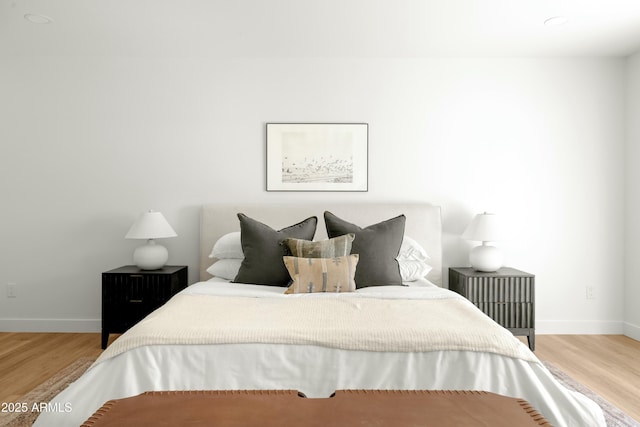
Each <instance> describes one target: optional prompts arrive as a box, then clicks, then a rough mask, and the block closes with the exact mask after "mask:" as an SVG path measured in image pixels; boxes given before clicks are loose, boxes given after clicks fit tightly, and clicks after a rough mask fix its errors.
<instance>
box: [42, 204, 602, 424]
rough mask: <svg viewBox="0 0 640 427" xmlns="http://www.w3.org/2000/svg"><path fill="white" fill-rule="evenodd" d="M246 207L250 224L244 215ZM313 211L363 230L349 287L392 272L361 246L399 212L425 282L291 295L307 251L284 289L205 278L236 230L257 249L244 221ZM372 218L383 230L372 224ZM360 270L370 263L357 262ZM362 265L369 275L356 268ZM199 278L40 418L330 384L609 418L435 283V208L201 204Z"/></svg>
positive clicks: (322, 237)
mask: <svg viewBox="0 0 640 427" xmlns="http://www.w3.org/2000/svg"><path fill="white" fill-rule="evenodd" d="M325 211H329V212H330V213H331V215H333V216H328V217H327V216H326V214H324V212H325ZM240 212H241V213H243V214H245V216H246V218H248V219H249V220H251V221H255V222H257V225H255V223H253V222H247V221H248V220H247V219H243V218H241V217H240V218H239V216H238V215H237V214H238V213H240ZM314 216H315V217H317V225H315V224H314V231H316V230H317V232H315V233H314V234H315V235H314V236H313V240H315V241H319V242H325V241H327V239H328V238H329V237H331V238H335V234H336V230H337V231H340V227H342V226H344V227H347V231H348V227H350V226H351V225H354V226H359V227H361V228H358V227H356V228H355V229H354V230H355V232H354V234H355V240H352V241H350V242H349V243H350V244H353V248H356V246H355V242H356V241H359V242H360V244H361V245H362V244H364V243H365V242H366V247H363V246H360V247H359V252H358V253H359V254H360V255H359V259H356V260H355V262H356V265H355V267H354V268H351V267H348V268H347V267H345V271H348V273H345V274H350V275H351V276H349V277H350V279H349V278H348V279H347V282H348V283H347V285H348V286H351V285H352V283H351V279H353V282H354V283H356V285H357V284H362V283H364V280H372V282H371V283H373V282H375V281H376V278H377V277H378V274H380V277H383V276H384V275H385V274H387V271H388V270H389V269H387V271H382V272H380V273H378V272H377V271H378V270H377V269H378V264H383V263H384V262H382V261H380V260H378V259H375V260H374V263H373V264H374V265H372V264H371V263H370V261H371V260H370V259H365V258H367V257H366V256H364V255H366V254H367V253H369V252H367V251H370V250H371V248H374V253H375V254H377V253H378V252H380V251H383V250H384V248H382V249H381V247H380V246H378V247H376V246H375V245H376V244H378V243H375V242H378V241H377V240H375V239H378V236H379V235H380V234H384V233H389V234H388V236H392V237H393V238H390V240H383V242H385V245H386V246H392V245H396V244H397V238H396V237H394V236H397V234H398V231H397V230H398V228H397V227H396V225H397V224H398V222H397V221H399V220H396V218H401V219H402V237H401V238H400V240H401V241H402V244H403V246H402V248H401V249H400V254H398V257H397V259H398V260H399V259H400V257H401V255H402V254H405V255H406V254H409V255H411V256H408V258H407V259H411V260H413V257H412V255H413V254H415V253H416V252H413V249H411V250H407V249H404V244H405V242H412V248H414V249H415V248H419V249H420V251H419V253H420V254H421V256H422V255H426V256H427V257H428V259H427V263H428V264H429V268H428V269H427V270H419V271H420V274H422V273H425V274H424V277H409V276H410V275H411V272H409V273H407V275H406V274H405V271H404V270H402V269H403V265H400V267H399V268H400V270H401V271H400V273H401V281H402V283H396V282H395V279H394V281H392V280H391V279H388V278H386V276H385V278H384V279H382V281H378V283H376V284H375V286H374V285H371V286H354V287H355V289H351V288H349V289H348V290H349V292H320V293H315V292H314V293H313V294H311V295H310V294H309V293H306V292H307V284H306V283H307V282H306V281H305V282H304V283H303V285H302V286H298V287H296V288H295V289H294V290H291V292H293V294H285V290H286V289H290V288H293V287H294V285H295V284H296V280H297V279H296V277H298V278H299V276H297V275H294V274H293V271H294V270H292V269H289V267H291V268H293V267H292V266H293V265H296V268H299V266H298V264H297V263H298V261H297V259H305V260H306V261H305V262H307V261H308V264H309V265H312V261H309V258H311V257H309V258H304V257H293V258H291V259H289V260H288V261H290V262H289V263H288V264H286V267H287V269H289V270H288V272H289V273H290V276H291V277H294V284H293V285H291V286H289V288H288V287H287V286H286V285H285V286H284V287H280V286H268V285H265V284H253V283H234V282H233V281H230V280H229V279H228V278H221V277H212V276H211V274H210V272H211V271H212V269H211V266H212V265H214V264H217V263H219V262H221V261H222V259H217V258H211V255H212V248H213V247H214V246H215V245H216V244H217V243H218V242H221V241H222V240H224V239H225V238H226V237H228V236H230V235H231V234H233V233H236V236H237V234H238V233H237V232H238V231H239V230H240V228H242V234H241V239H242V240H241V245H242V249H243V250H246V252H245V254H246V255H247V257H246V258H251V256H253V255H251V252H250V250H256V248H258V249H259V248H260V246H259V245H258V246H255V247H254V246H251V245H249V244H248V242H246V241H245V240H246V239H248V238H249V237H248V236H249V235H250V232H249V230H253V229H251V228H250V227H249V225H247V224H250V225H251V227H254V226H255V227H257V228H258V229H261V228H260V227H262V226H263V225H264V226H265V227H268V228H271V229H273V230H285V229H286V230H289V228H288V227H290V226H292V225H293V224H295V227H293V228H295V229H296V230H297V229H298V228H301V227H306V228H308V226H309V223H307V222H304V221H303V220H305V219H308V218H312V217H314ZM325 218H328V219H326V221H327V224H325ZM392 219H393V221H391V220H392ZM243 221H245V222H243ZM341 221H342V222H341ZM299 224H302V225H299ZM345 224H346V225H345ZM380 224H382V225H381V228H375V227H371V228H370V227H369V226H370V225H371V226H373V225H376V226H378V225H380ZM327 225H329V227H328V228H330V229H331V233H330V234H331V235H327ZM394 227H395V228H394ZM392 229H393V230H394V231H393V232H391V231H388V230H392ZM269 232H270V231H269ZM296 232H297V231H296ZM305 232H307V231H305ZM365 232H366V233H369V232H370V233H369V234H365ZM372 236H373V237H372ZM234 238H235V237H234ZM370 238H371V239H374V240H371V241H368V240H367V239H370ZM393 239H396V240H393ZM298 240H304V239H298ZM298 240H296V244H300V242H299V241H298ZM308 240H310V239H308ZM371 242H374V243H371ZM235 244H236V246H237V242H236V243H235ZM350 249H351V248H350ZM397 253H398V251H397V249H396V254H397ZM353 256H354V255H353V254H352V255H348V256H347V258H348V260H351V261H353V260H354V259H353ZM266 257H267V255H265V258H266ZM334 258H335V259H337V258H338V257H337V256H336V257H334ZM334 258H332V259H334ZM347 258H344V259H347ZM223 259H226V258H223ZM292 259H293V261H292ZM322 259H324V258H322ZM327 259H328V258H327ZM340 259H342V258H340ZM285 261H287V260H285ZM351 261H349V262H351ZM244 262H245V261H244V260H243V261H241V265H242V263H244ZM367 262H369V264H367ZM385 262H386V261H385ZM390 262H391V263H392V262H393V261H390ZM316 264H318V263H316V260H313V265H316ZM330 264H331V265H333V264H332V263H330ZM335 264H336V265H337V264H338V263H335ZM347 264H349V263H347ZM399 264H402V263H400V262H399ZM217 265H218V266H220V265H223V264H217ZM305 265H306V264H305ZM323 265H324V264H323ZM341 265H345V264H344V263H342V264H341ZM349 265H350V266H351V264H349ZM361 266H368V268H367V269H366V271H365V269H360V270H358V268H359V267H361ZM244 267H246V265H245V266H244ZM244 267H241V268H243V269H244ZM322 268H324V269H325V270H323V273H322V274H323V276H322V277H328V275H330V273H327V271H328V270H326V268H327V267H326V265H324V266H323V267H322ZM207 270H209V271H207ZM391 270H394V269H393V268H392V269H391ZM397 270H398V267H396V268H395V271H391V273H390V274H392V275H395V274H396V273H397ZM242 271H243V272H244V270H242ZM295 271H296V272H298V270H295ZM369 271H372V272H373V271H376V273H375V274H374V275H369V276H368V277H367V276H362V274H368V272H369ZM407 271H408V270H407ZM358 273H361V275H360V276H358V275H357V274H358ZM234 274H235V272H234ZM331 274H332V273H331ZM341 274H342V273H341ZM222 275H223V276H224V274H222ZM240 276H241V275H240V273H238V276H236V278H237V277H240ZM242 277H247V276H242ZM363 277H366V279H362V278H363ZM199 278H200V281H199V282H198V283H195V284H193V285H191V286H189V287H188V288H187V289H185V290H184V291H182V292H181V293H179V294H178V295H176V296H174V297H173V298H172V299H171V300H170V301H169V302H168V303H167V304H165V305H164V306H163V307H161V308H160V309H158V310H156V311H155V312H154V313H152V314H151V315H149V316H148V317H147V318H145V319H144V320H142V321H141V322H140V323H139V324H138V325H136V326H134V327H133V328H132V329H130V330H129V331H127V332H126V333H125V334H123V335H122V336H121V337H119V338H118V339H117V340H116V341H115V342H114V343H112V344H111V345H110V346H109V347H108V348H107V350H106V351H105V352H104V353H103V354H102V355H101V357H100V358H99V359H98V360H97V361H96V363H95V364H94V365H93V366H92V367H91V368H90V369H89V370H88V371H87V372H86V373H85V374H84V375H83V376H82V377H81V378H80V379H78V380H77V381H76V382H75V383H73V384H71V385H70V386H69V387H68V388H67V389H66V390H64V391H63V392H62V393H60V394H59V395H58V396H57V397H56V398H55V399H54V401H53V403H59V404H60V405H59V406H58V407H62V408H68V407H71V408H72V410H71V411H69V412H64V411H62V412H47V413H43V414H41V415H40V417H39V418H38V419H37V421H36V424H35V425H36V426H54V425H55V426H67V425H68V426H77V425H80V424H82V423H83V421H85V420H86V419H87V418H89V417H90V416H91V415H92V414H93V413H94V412H95V411H96V410H97V409H98V408H100V407H101V406H102V405H103V403H105V402H106V401H108V400H111V399H119V398H124V397H129V396H135V395H138V394H141V393H143V392H146V391H162V390H298V391H300V392H302V393H304V394H305V395H306V396H307V397H310V398H321V397H328V396H330V395H331V394H332V393H333V392H335V391H336V390H355V389H368V390H478V391H488V392H493V393H497V394H501V395H505V396H509V397H515V398H519V399H525V400H527V401H528V402H529V403H530V404H531V405H532V406H533V407H534V408H536V409H537V410H538V411H539V412H540V413H542V415H543V416H544V417H546V418H547V419H548V420H549V421H550V422H551V423H552V424H553V425H556V426H583V425H589V426H605V421H604V417H603V414H602V411H601V409H600V408H599V407H598V406H597V405H596V404H595V403H594V402H592V401H591V400H589V399H587V398H586V397H585V396H583V395H581V394H579V393H576V392H573V391H569V390H567V389H566V388H564V387H563V386H562V385H560V384H559V383H558V382H557V381H556V380H555V379H554V378H553V377H552V375H551V374H550V373H549V372H548V370H547V369H546V368H545V367H544V365H543V364H542V363H541V362H540V361H539V360H538V359H537V358H536V357H535V355H534V354H533V353H532V352H531V351H530V350H529V349H528V347H527V346H526V345H524V344H523V343H521V342H520V341H519V340H518V339H516V338H514V337H513V336H512V335H511V334H510V333H509V332H508V331H507V330H505V329H503V328H501V327H500V326H499V325H497V324H495V323H494V322H493V321H492V320H490V319H489V318H488V317H487V316H485V315H484V314H482V313H481V312H480V311H479V310H478V309H477V308H475V306H473V304H471V303H469V302H468V301H467V300H465V299H464V298H462V297H460V296H459V295H457V294H455V293H453V292H451V291H449V290H447V289H443V288H442V251H441V218H440V208H439V207H437V206H432V205H427V204H394V205H388V204H375V205H374V204H369V205H367V204H351V205H349V204H338V205H329V204H326V205H267V206H264V205H206V206H203V207H202V212H201V224H200V271H199ZM393 278H395V276H393ZM305 280H306V279H305ZM323 280H324V279H323ZM387 281H388V282H389V283H393V284H392V285H387ZM298 282H302V280H298ZM329 282H331V281H330V280H329ZM314 283H315V282H314ZM343 284H344V283H343V282H340V283H339V284H338V290H342V288H340V286H343ZM287 285H288V284H287ZM347 285H344V286H347ZM314 286H315V284H314V285H313V286H311V285H309V286H308V291H312V290H315V288H314ZM323 286H324V285H323ZM287 292H289V290H288V291H287ZM298 292H300V293H298ZM53 407H56V405H53Z"/></svg>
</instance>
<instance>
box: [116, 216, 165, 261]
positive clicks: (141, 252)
mask: <svg viewBox="0 0 640 427" xmlns="http://www.w3.org/2000/svg"><path fill="white" fill-rule="evenodd" d="M176 236H177V234H176V232H175V231H174V230H173V228H171V226H170V225H169V223H168V222H167V220H166V219H165V218H164V216H163V215H162V213H160V212H154V211H152V210H150V211H148V212H144V213H143V214H142V215H140V216H139V217H138V219H137V220H136V222H134V223H133V225H132V226H131V228H130V229H129V232H128V233H127V235H126V236H124V238H125V239H147V243H146V244H145V245H143V246H140V247H138V248H137V249H136V250H135V251H134V252H133V262H134V264H135V265H137V266H138V267H139V268H141V269H142V270H157V269H159V268H162V267H163V266H164V265H165V264H166V263H167V260H168V259H169V252H168V251H167V248H165V247H164V246H162V245H160V244H157V243H156V242H155V240H154V239H164V238H167V237H176Z"/></svg>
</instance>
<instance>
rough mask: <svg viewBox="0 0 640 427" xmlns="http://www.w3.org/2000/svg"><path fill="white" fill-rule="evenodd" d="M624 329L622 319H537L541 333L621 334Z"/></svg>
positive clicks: (538, 330) (537, 326) (539, 332)
mask: <svg viewBox="0 0 640 427" xmlns="http://www.w3.org/2000/svg"><path fill="white" fill-rule="evenodd" d="M624 330H625V327H624V323H623V322H622V321H619V322H613V321H592V320H583V321H578V320H536V334H540V335H600V334H601V335H620V334H622V333H624Z"/></svg>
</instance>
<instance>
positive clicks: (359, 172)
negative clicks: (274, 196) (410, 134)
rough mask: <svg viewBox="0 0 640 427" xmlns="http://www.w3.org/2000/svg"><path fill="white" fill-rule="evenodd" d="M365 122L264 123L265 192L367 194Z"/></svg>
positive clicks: (367, 134) (367, 148) (367, 144)
mask: <svg viewBox="0 0 640 427" xmlns="http://www.w3.org/2000/svg"><path fill="white" fill-rule="evenodd" d="M368 150H369V125H368V124H367V123H267V191H367V190H368V188H367V187H368Z"/></svg>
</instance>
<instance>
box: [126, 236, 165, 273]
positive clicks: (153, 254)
mask: <svg viewBox="0 0 640 427" xmlns="http://www.w3.org/2000/svg"><path fill="white" fill-rule="evenodd" d="M168 260H169V251H167V248H165V247H164V246H162V245H159V244H157V243H156V242H155V241H154V240H153V239H149V240H148V241H147V244H146V245H143V246H140V247H138V248H136V250H135V251H134V252H133V263H134V264H135V265H136V266H137V267H138V268H140V269H142V270H157V269H159V268H162V267H163V266H164V265H165V264H166V263H167V261H168Z"/></svg>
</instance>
